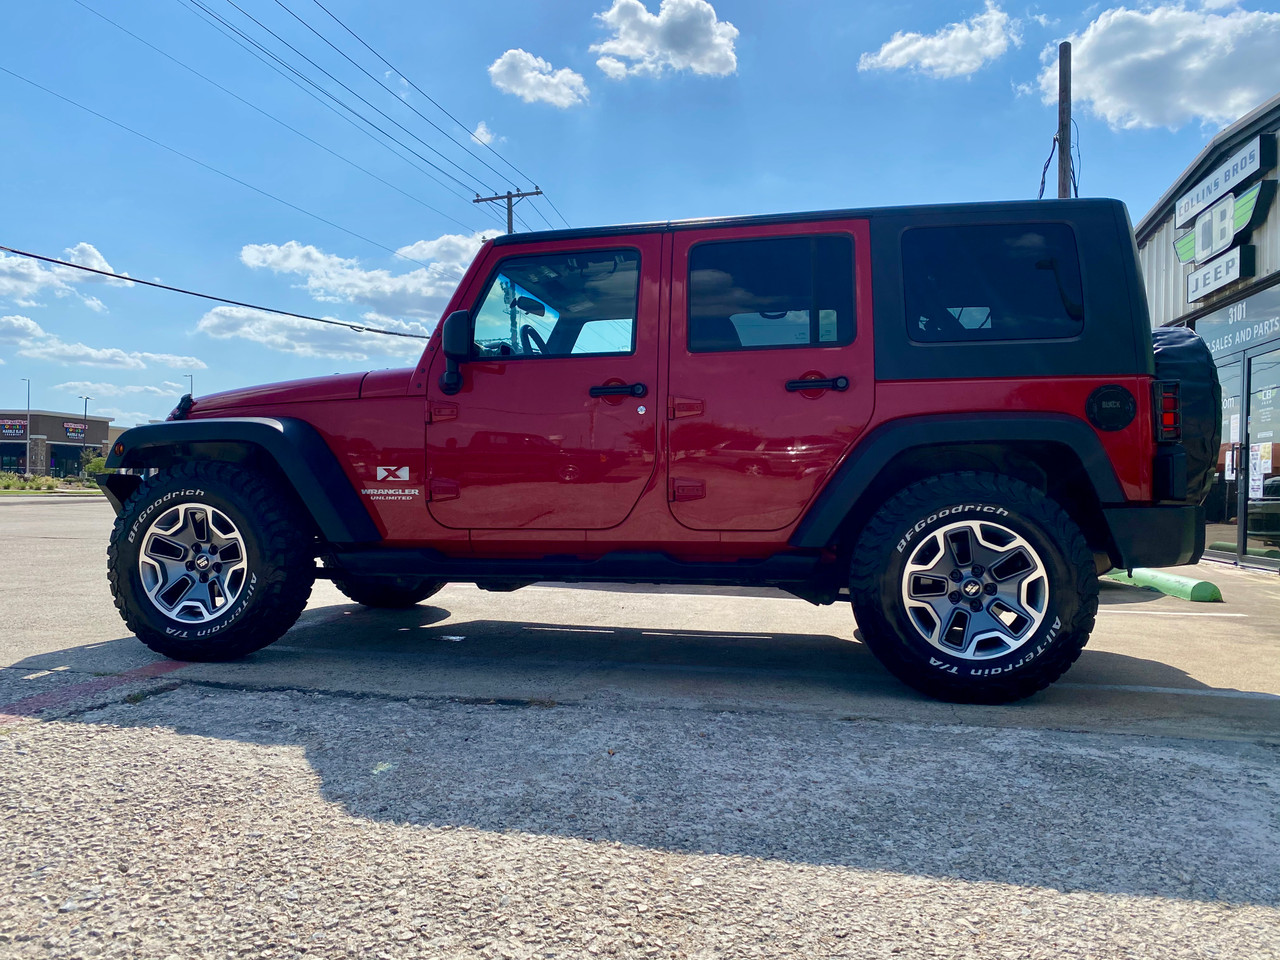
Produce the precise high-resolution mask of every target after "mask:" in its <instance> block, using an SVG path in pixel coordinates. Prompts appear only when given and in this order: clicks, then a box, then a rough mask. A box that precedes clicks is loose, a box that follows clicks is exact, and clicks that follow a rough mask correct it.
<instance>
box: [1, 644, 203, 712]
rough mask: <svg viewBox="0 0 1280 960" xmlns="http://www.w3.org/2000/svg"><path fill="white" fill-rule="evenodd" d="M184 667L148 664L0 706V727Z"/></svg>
mask: <svg viewBox="0 0 1280 960" xmlns="http://www.w3.org/2000/svg"><path fill="white" fill-rule="evenodd" d="M185 666H187V664H186V663H185V662H183V661H180V660H157V661H155V662H154V663H148V664H146V665H145V666H141V667H138V668H136V669H134V670H126V671H125V672H124V673H117V674H115V675H114V676H110V677H94V678H93V679H92V680H86V681H84V683H73V684H71V685H70V686H66V687H60V688H58V689H57V690H50V691H49V692H48V693H37V694H35V695H34V696H30V697H23V698H22V699H21V700H15V701H14V702H13V703H8V704H5V705H4V706H0V726H4V725H5V724H9V723H18V722H19V721H21V720H26V719H28V718H30V717H34V716H36V715H37V714H39V713H40V712H41V711H43V710H48V709H49V708H50V707H61V706H64V705H65V704H68V703H71V702H72V701H74V700H78V699H80V698H81V697H83V696H87V695H88V694H91V693H100V692H101V691H103V690H110V689H111V688H112V687H119V686H121V685H123V684H126V683H133V682H134V681H135V680H149V679H151V678H153V677H162V676H164V675H165V674H166V673H172V672H173V671H174V670H181V669H182V668H183V667H185Z"/></svg>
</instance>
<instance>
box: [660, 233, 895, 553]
mask: <svg viewBox="0 0 1280 960" xmlns="http://www.w3.org/2000/svg"><path fill="white" fill-rule="evenodd" d="M870 276H871V272H870V255H869V243H868V229H867V223H866V221H832V222H826V223H822V224H818V225H816V226H815V225H814V224H812V223H810V224H779V225H772V226H762V227H753V228H750V229H745V230H744V229H742V228H733V229H721V230H699V231H696V232H694V231H682V232H677V233H676V234H675V235H674V244H673V262H672V274H671V281H672V282H671V316H672V324H671V343H670V357H671V373H670V397H669V399H668V403H667V416H668V417H669V419H670V432H669V462H668V471H669V472H668V499H669V500H670V501H671V512H672V514H673V515H674V516H675V518H676V519H677V520H678V521H679V522H680V523H681V524H683V525H685V526H687V527H690V528H693V529H696V530H762V531H763V530H778V529H781V528H783V527H785V526H787V525H788V524H790V523H793V522H795V520H797V519H798V518H799V516H800V514H801V511H802V510H803V509H804V507H805V505H806V504H807V503H808V502H809V501H810V500H811V499H813V497H814V496H815V495H816V493H817V492H818V491H819V490H820V489H821V488H822V485H823V483H824V481H825V480H826V478H827V476H828V475H829V474H830V473H831V471H832V470H833V469H834V468H835V465H836V463H837V462H838V461H839V459H840V458H841V456H842V455H843V454H844V451H845V450H847V449H848V448H849V447H850V445H851V444H852V443H853V442H854V440H855V439H856V438H857V436H858V434H859V433H860V432H861V431H862V429H863V428H864V427H865V426H866V423H867V421H868V420H869V419H870V416H871V409H872V404H873V400H874V396H875V377H874V372H873V363H872V353H871V347H872V336H871V287H870ZM855 280H856V282H855Z"/></svg>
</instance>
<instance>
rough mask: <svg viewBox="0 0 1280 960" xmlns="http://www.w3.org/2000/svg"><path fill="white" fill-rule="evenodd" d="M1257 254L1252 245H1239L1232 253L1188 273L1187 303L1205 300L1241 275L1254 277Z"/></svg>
mask: <svg viewBox="0 0 1280 960" xmlns="http://www.w3.org/2000/svg"><path fill="white" fill-rule="evenodd" d="M1256 261H1257V256H1256V255H1255V251H1254V248H1253V246H1252V245H1250V246H1247V247H1237V248H1236V249H1235V250H1232V251H1231V252H1230V253H1227V254H1224V255H1223V256H1221V257H1218V259H1216V260H1211V261H1209V262H1208V263H1206V264H1205V265H1204V266H1203V267H1199V268H1197V269H1195V270H1192V271H1191V272H1190V273H1189V274H1187V303H1194V302H1195V301H1197V300H1203V299H1204V298H1205V297H1207V296H1208V295H1209V294H1211V293H1213V291H1215V290H1218V289H1220V288H1222V287H1225V286H1226V285H1227V284H1228V283H1234V282H1235V281H1236V280H1239V279H1240V278H1241V277H1252V276H1253V274H1254V269H1255V267H1254V264H1255V263H1256Z"/></svg>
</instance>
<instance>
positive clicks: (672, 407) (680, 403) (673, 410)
mask: <svg viewBox="0 0 1280 960" xmlns="http://www.w3.org/2000/svg"><path fill="white" fill-rule="evenodd" d="M702 409H703V406H702V401H701V400H694V399H691V398H690V397H668V398H667V419H668V420H679V419H680V418H681V417H700V416H702Z"/></svg>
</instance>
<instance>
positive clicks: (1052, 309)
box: [902, 223, 1084, 343]
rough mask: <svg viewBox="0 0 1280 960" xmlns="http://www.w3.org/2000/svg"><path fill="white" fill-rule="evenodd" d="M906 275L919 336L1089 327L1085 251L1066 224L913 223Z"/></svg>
mask: <svg viewBox="0 0 1280 960" xmlns="http://www.w3.org/2000/svg"><path fill="white" fill-rule="evenodd" d="M902 278H903V285H904V291H903V292H904V295H905V303H906V321H907V333H908V335H909V336H910V337H911V339H912V340H915V341H917V342H921V343H956V342H965V341H974V340H1055V339H1063V338H1068V337H1076V336H1079V335H1080V333H1081V332H1082V331H1083V329H1084V291H1083V287H1082V284H1081V280H1080V257H1079V254H1078V252H1077V249H1076V238H1075V234H1074V232H1073V231H1072V229H1071V227H1070V226H1068V225H1067V224H1064V223H1016V224H976V225H966V226H940V227H914V228H911V229H908V230H906V231H904V232H903V234H902Z"/></svg>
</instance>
